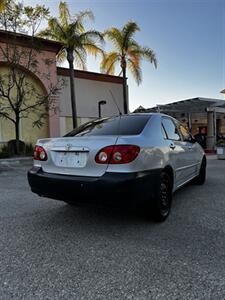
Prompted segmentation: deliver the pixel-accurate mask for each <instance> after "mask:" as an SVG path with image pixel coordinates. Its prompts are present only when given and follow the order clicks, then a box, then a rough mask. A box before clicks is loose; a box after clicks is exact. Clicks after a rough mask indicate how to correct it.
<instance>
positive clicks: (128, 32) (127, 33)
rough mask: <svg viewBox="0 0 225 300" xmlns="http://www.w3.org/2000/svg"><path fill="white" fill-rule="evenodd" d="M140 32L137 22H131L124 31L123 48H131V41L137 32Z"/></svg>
mask: <svg viewBox="0 0 225 300" xmlns="http://www.w3.org/2000/svg"><path fill="white" fill-rule="evenodd" d="M137 31H140V28H139V27H138V25H137V23H136V22H133V21H129V22H127V23H126V24H125V26H124V27H123V29H122V36H123V48H124V49H125V50H126V49H127V48H128V46H129V42H130V39H131V38H132V36H133V35H134V33H135V32H137Z"/></svg>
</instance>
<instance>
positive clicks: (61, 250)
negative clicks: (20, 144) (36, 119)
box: [0, 157, 225, 300]
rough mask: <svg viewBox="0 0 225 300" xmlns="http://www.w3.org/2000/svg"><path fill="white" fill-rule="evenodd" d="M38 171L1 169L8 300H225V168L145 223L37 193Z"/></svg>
mask: <svg viewBox="0 0 225 300" xmlns="http://www.w3.org/2000/svg"><path fill="white" fill-rule="evenodd" d="M28 168H29V164H28V163H27V164H21V165H15V166H13V165H1V166H0V299H1V300H4V299H29V300H31V299H32V300H33V299H54V300H55V299H88V300H89V299H204V300H205V299H213V300H214V299H216V300H217V299H225V161H218V160H216V159H215V157H209V159H208V176H207V182H206V184H205V185H204V186H196V185H190V184H189V185H188V186H186V187H184V188H182V189H181V190H180V191H178V192H177V193H175V195H174V201H173V207H172V213H171V215H170V217H169V218H168V219H167V221H166V222H164V223H162V224H155V223H153V222H151V221H149V220H148V219H146V218H144V217H143V216H141V215H140V214H135V213H131V212H127V211H124V210H120V209H118V208H117V209H112V208H95V207H88V208H85V207H82V208H71V207H70V206H69V205H67V204H65V203H63V202H59V201H54V200H50V199H46V198H40V197H38V196H36V195H34V194H32V193H31V192H30V189H29V187H28V183H27V179H26V171H27V169H28Z"/></svg>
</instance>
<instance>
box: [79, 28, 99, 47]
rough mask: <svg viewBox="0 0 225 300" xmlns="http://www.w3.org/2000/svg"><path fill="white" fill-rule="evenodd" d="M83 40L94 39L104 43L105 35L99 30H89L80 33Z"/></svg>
mask: <svg viewBox="0 0 225 300" xmlns="http://www.w3.org/2000/svg"><path fill="white" fill-rule="evenodd" d="M80 39H81V40H82V41H84V42H85V41H87V40H89V41H90V40H93V42H97V43H101V44H104V42H105V40H104V36H103V34H102V33H101V32H99V31H97V30H88V31H86V32H84V33H82V34H81V35H80Z"/></svg>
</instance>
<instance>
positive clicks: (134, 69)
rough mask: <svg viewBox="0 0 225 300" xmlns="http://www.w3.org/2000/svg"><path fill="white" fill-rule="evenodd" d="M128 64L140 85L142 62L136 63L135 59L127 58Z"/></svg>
mask: <svg viewBox="0 0 225 300" xmlns="http://www.w3.org/2000/svg"><path fill="white" fill-rule="evenodd" d="M127 66H128V69H129V71H130V72H131V74H132V75H133V77H134V79H135V81H136V82H137V84H138V85H139V84H140V83H141V82H142V71H141V67H140V63H135V62H134V61H133V60H131V59H128V60H127Z"/></svg>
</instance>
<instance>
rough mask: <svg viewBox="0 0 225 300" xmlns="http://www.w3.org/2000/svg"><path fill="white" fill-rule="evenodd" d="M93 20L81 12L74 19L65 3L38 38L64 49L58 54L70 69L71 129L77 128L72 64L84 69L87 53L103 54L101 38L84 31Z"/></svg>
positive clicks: (92, 17) (61, 4) (89, 15)
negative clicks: (49, 40)
mask: <svg viewBox="0 0 225 300" xmlns="http://www.w3.org/2000/svg"><path fill="white" fill-rule="evenodd" d="M87 19H91V20H93V19H94V16H93V13H92V12H91V11H82V12H79V13H78V14H76V15H75V16H74V17H72V16H71V15H70V12H69V9H68V6H67V4H66V2H60V4H59V18H53V17H52V18H50V19H49V21H48V28H46V29H45V30H43V31H41V32H40V33H39V36H41V37H46V38H49V39H52V40H55V41H58V42H61V43H62V44H63V45H64V47H63V48H62V49H61V51H60V53H59V54H58V60H59V62H62V61H64V60H65V59H67V61H68V63H69V69H70V90H71V106H72V117H73V127H74V128H76V127H77V111H76V94H75V86H74V62H75V64H76V65H77V66H78V67H79V68H81V69H86V57H87V53H89V54H92V55H94V56H96V55H97V54H99V53H102V54H103V50H102V49H101V44H102V43H103V41H104V40H103V36H102V34H101V33H100V32H98V31H96V30H88V31H86V30H85V25H84V23H85V21H86V20H87Z"/></svg>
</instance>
